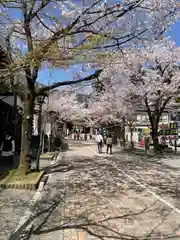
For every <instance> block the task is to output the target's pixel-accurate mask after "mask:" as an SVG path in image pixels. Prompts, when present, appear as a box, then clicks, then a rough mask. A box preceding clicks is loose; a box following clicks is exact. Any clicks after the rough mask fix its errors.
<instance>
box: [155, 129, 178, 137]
mask: <svg viewBox="0 0 180 240" xmlns="http://www.w3.org/2000/svg"><path fill="white" fill-rule="evenodd" d="M161 135H165V136H167V135H178V130H176V129H164V130H160V131H159V136H161Z"/></svg>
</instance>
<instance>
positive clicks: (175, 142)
mask: <svg viewBox="0 0 180 240" xmlns="http://www.w3.org/2000/svg"><path fill="white" fill-rule="evenodd" d="M174 151H175V154H176V153H177V141H176V140H175V141H174Z"/></svg>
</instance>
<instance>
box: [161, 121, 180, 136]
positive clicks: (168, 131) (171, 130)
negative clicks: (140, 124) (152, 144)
mask: <svg viewBox="0 0 180 240" xmlns="http://www.w3.org/2000/svg"><path fill="white" fill-rule="evenodd" d="M167 126H168V128H167ZM177 128H178V125H177V122H174V123H169V124H163V125H162V126H161V130H160V131H159V136H161V135H165V136H168V135H178V129H177Z"/></svg>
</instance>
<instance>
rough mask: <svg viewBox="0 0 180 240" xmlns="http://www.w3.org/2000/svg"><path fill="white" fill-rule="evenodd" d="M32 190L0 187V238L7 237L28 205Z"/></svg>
mask: <svg viewBox="0 0 180 240" xmlns="http://www.w3.org/2000/svg"><path fill="white" fill-rule="evenodd" d="M33 195H34V191H27V190H16V189H0V240H6V239H8V236H9V234H10V233H11V232H12V231H13V230H14V229H15V228H16V226H17V225H18V223H19V221H20V218H21V217H22V216H23V214H24V212H25V210H26V209H27V208H28V206H29V201H30V200H31V199H32V196H33Z"/></svg>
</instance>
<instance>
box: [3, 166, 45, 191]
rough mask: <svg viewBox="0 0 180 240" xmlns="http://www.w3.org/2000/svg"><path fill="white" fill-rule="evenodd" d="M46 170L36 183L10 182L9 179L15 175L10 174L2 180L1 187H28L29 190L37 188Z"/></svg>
mask: <svg viewBox="0 0 180 240" xmlns="http://www.w3.org/2000/svg"><path fill="white" fill-rule="evenodd" d="M43 175H44V171H42V172H41V173H40V174H39V176H38V177H37V179H36V180H35V182H34V183H23V181H22V183H20V182H19V183H8V180H9V179H10V178H11V177H12V176H13V174H10V175H9V176H7V177H6V178H5V179H3V180H2V181H1V182H0V188H8V189H27V190H37V188H38V185H39V183H40V181H41V179H42V178H43Z"/></svg>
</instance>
